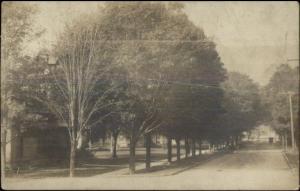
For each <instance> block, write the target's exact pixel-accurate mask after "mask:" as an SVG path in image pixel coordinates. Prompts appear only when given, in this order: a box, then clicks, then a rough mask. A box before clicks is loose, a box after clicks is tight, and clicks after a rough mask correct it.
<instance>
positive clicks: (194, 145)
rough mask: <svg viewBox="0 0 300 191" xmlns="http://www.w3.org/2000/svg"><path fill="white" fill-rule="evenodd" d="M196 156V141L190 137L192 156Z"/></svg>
mask: <svg viewBox="0 0 300 191" xmlns="http://www.w3.org/2000/svg"><path fill="white" fill-rule="evenodd" d="M195 156H196V143H195V139H192V157H195Z"/></svg>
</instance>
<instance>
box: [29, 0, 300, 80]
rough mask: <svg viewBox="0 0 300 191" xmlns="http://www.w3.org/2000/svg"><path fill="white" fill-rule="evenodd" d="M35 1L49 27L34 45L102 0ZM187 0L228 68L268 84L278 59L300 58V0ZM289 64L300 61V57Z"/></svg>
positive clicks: (48, 39)
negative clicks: (82, 0) (217, 0)
mask: <svg viewBox="0 0 300 191" xmlns="http://www.w3.org/2000/svg"><path fill="white" fill-rule="evenodd" d="M36 4H38V6H39V8H40V11H39V13H38V16H37V17H36V24H37V25H38V26H41V27H43V28H45V29H46V33H45V35H44V36H43V37H42V38H41V39H40V40H39V41H37V42H35V43H33V44H32V45H30V47H32V49H34V48H35V49H38V47H43V46H45V45H46V44H47V45H50V44H51V43H54V42H55V38H56V35H57V34H58V33H59V32H60V31H61V30H62V29H63V26H64V25H63V23H64V22H65V21H67V20H69V19H73V18H74V17H76V16H78V14H81V13H92V12H93V11H96V10H97V4H99V2H39V3H36ZM184 4H185V9H184V11H185V12H186V14H187V15H188V16H189V18H190V20H191V21H193V22H194V23H195V24H196V25H197V26H199V27H201V28H202V29H203V30H204V32H205V34H206V35H207V36H209V37H211V38H212V39H213V40H214V42H216V44H217V50H218V52H219V54H220V56H221V60H222V61H223V63H224V64H225V67H226V68H227V69H228V70H233V71H239V72H241V73H244V74H248V75H249V76H250V77H251V78H252V79H253V80H254V81H256V82H258V83H260V84H262V85H264V84H266V83H267V82H268V80H269V78H270V76H271V75H272V73H273V72H274V71H275V68H276V66H277V65H278V64H281V63H283V62H285V60H286V59H287V58H292V59H295V58H299V5H298V3H297V2H184ZM286 34H287V35H286ZM286 37H287V38H286ZM285 38H286V39H287V40H285ZM285 45H286V48H285ZM28 50H31V48H29V49H28ZM290 64H291V65H298V64H299V62H290Z"/></svg>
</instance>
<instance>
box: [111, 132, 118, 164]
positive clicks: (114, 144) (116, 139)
mask: <svg viewBox="0 0 300 191" xmlns="http://www.w3.org/2000/svg"><path fill="white" fill-rule="evenodd" d="M117 141H118V134H113V150H112V158H113V159H116V158H118V157H117Z"/></svg>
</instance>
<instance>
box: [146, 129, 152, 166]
mask: <svg viewBox="0 0 300 191" xmlns="http://www.w3.org/2000/svg"><path fill="white" fill-rule="evenodd" d="M145 138H146V170H149V169H150V163H151V135H150V133H147V134H146V137H145Z"/></svg>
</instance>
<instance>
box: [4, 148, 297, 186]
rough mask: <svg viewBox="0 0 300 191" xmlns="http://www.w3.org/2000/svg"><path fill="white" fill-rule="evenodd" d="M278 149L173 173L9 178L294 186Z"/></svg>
mask: <svg viewBox="0 0 300 191" xmlns="http://www.w3.org/2000/svg"><path fill="white" fill-rule="evenodd" d="M298 179H299V178H298V177H297V176H296V175H294V174H292V172H291V170H290V169H289V167H288V165H287V163H286V161H285V159H284V158H283V156H282V154H281V151H280V150H259V151H257V150H247V151H246V150H244V151H238V152H235V153H231V154H225V155H223V156H220V157H217V158H215V159H212V160H210V161H208V162H205V163H199V164H197V161H195V164H193V166H192V168H191V169H189V170H187V171H184V172H181V173H179V174H177V175H173V176H161V177H153V176H147V175H146V176H141V175H134V176H118V177H106V176H101V175H97V176H93V177H87V178H73V179H71V178H45V179H35V180H32V179H31V180H28V179H26V180H24V179H20V180H18V179H9V180H8V182H7V184H6V186H5V187H4V188H10V189H12V188H15V189H40V188H43V189H45V188H48V189H67V188H68V189H260V190H262V189H267V190H270V189H272V190H276V189H278V190H285V189H288V190H290V189H297V188H298V185H299V184H298Z"/></svg>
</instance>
